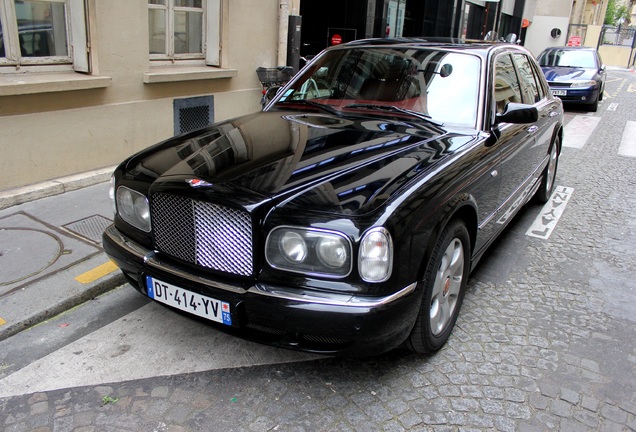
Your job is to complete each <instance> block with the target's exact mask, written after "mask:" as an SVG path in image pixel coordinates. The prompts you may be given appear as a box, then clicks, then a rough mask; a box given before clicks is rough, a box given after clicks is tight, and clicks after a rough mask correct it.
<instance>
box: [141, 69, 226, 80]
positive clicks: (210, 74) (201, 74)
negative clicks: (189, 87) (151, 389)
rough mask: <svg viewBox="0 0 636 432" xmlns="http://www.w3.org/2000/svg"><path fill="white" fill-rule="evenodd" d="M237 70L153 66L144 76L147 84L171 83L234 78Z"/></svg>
mask: <svg viewBox="0 0 636 432" xmlns="http://www.w3.org/2000/svg"><path fill="white" fill-rule="evenodd" d="M236 76H238V71H237V70H236V69H219V68H214V67H209V66H152V67H151V68H150V70H149V71H148V72H146V73H145V74H144V83H145V84H156V83H170V82H180V81H194V80H208V79H222V78H234V77H236Z"/></svg>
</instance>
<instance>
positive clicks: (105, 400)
mask: <svg viewBox="0 0 636 432" xmlns="http://www.w3.org/2000/svg"><path fill="white" fill-rule="evenodd" d="M118 400H119V398H116V397H110V396H104V397H103V398H102V406H104V405H108V404H114V403H115V402H117V401H118Z"/></svg>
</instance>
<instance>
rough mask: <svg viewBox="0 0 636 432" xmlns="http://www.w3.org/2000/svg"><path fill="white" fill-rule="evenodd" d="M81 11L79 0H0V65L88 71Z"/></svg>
mask: <svg viewBox="0 0 636 432" xmlns="http://www.w3.org/2000/svg"><path fill="white" fill-rule="evenodd" d="M85 14H86V12H85V10H84V1H82V0H20V1H18V0H0V66H3V65H10V66H23V65H24V66H26V65H51V64H69V65H72V67H73V68H74V69H75V70H77V71H80V72H88V71H89V66H88V53H87V49H86V46H87V43H86V24H85V22H86V20H85Z"/></svg>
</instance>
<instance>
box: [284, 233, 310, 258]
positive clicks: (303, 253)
mask: <svg viewBox="0 0 636 432" xmlns="http://www.w3.org/2000/svg"><path fill="white" fill-rule="evenodd" d="M280 249H281V252H282V253H283V256H284V257H285V258H286V259H287V260H289V261H291V262H293V263H301V262H303V261H304V260H305V258H307V243H305V240H304V239H303V238H302V236H301V235H300V234H298V233H295V232H291V231H287V232H286V233H285V234H283V236H282V237H281V239H280Z"/></svg>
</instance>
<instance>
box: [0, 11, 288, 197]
mask: <svg viewBox="0 0 636 432" xmlns="http://www.w3.org/2000/svg"><path fill="white" fill-rule="evenodd" d="M299 5H300V2H299V0H259V1H254V0H231V1H230V0H148V1H130V0H37V1H36V0H0V131H1V135H0V150H1V151H2V157H0V192H1V191H7V190H11V189H14V188H18V187H22V186H25V185H31V184H35V183H39V182H45V181H48V180H50V179H56V178H59V177H63V176H68V175H73V174H78V173H84V172H88V171H92V170H97V169H100V168H106V169H107V168H108V167H112V166H114V165H115V164H116V163H118V162H119V161H121V160H122V159H123V158H124V157H126V156H128V155H130V154H132V153H134V152H136V151H138V150H140V149H142V148H144V147H147V146H148V145H151V144H153V143H155V142H158V141H160V140H163V139H166V138H168V137H170V136H172V135H174V134H176V133H180V132H181V131H183V130H189V129H191V128H194V127H197V126H202V125H205V124H207V123H209V122H211V121H218V120H223V119H227V118H231V117H235V116H238V115H242V114H245V113H248V112H253V111H256V110H258V109H260V94H261V85H260V82H259V81H258V77H257V74H256V68H258V67H260V66H265V67H268V66H269V67H271V66H276V65H277V64H279V51H283V52H284V51H286V48H287V47H286V41H287V20H288V17H287V15H294V14H295V15H298V14H299ZM279 22H281V23H283V24H284V25H282V26H280V25H278V23H279ZM281 29H282V30H281ZM281 31H282V32H283V33H284V34H281Z"/></svg>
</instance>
